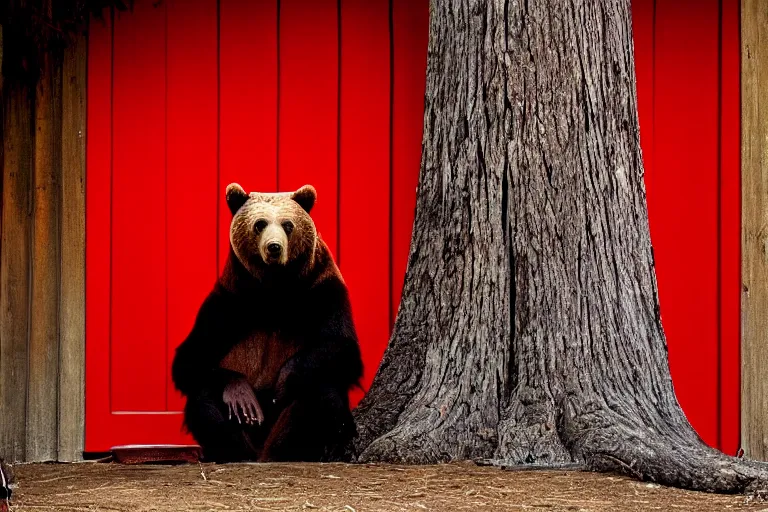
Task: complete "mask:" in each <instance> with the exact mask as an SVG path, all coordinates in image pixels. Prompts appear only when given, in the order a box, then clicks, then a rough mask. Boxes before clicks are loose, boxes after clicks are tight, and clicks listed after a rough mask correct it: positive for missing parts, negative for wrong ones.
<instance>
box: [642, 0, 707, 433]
mask: <svg viewBox="0 0 768 512" xmlns="http://www.w3.org/2000/svg"><path fill="white" fill-rule="evenodd" d="M718 4H719V0H701V1H699V2H696V3H695V7H694V2H680V1H677V0H663V1H661V0H659V1H657V2H656V25H655V52H656V55H655V72H654V82H655V84H654V87H655V98H654V105H653V108H654V113H653V115H654V128H653V130H654V132H653V136H654V140H653V151H654V165H653V179H652V180H651V182H650V183H648V184H647V185H648V217H649V225H650V232H651V240H652V241H653V248H654V256H655V262H656V274H657V276H658V287H659V302H660V307H661V319H662V322H663V324H664V330H665V333H666V335H667V340H668V344H669V365H670V370H671V373H672V379H673V382H674V387H675V393H676V395H677V398H678V400H679V401H680V405H681V406H682V408H683V411H684V412H685V414H686V416H687V417H688V419H689V420H690V422H691V424H692V425H693V427H694V428H695V429H696V431H697V432H698V433H699V435H700V436H701V437H702V438H703V440H704V441H705V442H706V443H707V444H709V445H710V446H717V443H718V437H719V435H718V434H719V426H720V422H719V418H718V401H719V397H720V391H719V388H718V378H717V372H718V369H719V362H718V346H719V345H718V344H719V335H718V326H719V319H718V313H719V310H718V303H719V297H718V294H717V292H718V270H719V269H718V224H719V218H718V206H717V204H718V194H719V190H718V168H719V165H718V142H719V141H718V121H719V119H718V98H719V96H718V93H719V90H718V79H719V69H718V52H719V46H718V37H717V34H718V28H719V16H718V14H719V5H718ZM691 41H696V44H695V45H691ZM692 250H694V251H695V252H693V253H692V252H691V251H692Z"/></svg>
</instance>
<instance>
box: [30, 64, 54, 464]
mask: <svg viewBox="0 0 768 512" xmlns="http://www.w3.org/2000/svg"><path fill="white" fill-rule="evenodd" d="M41 60H42V66H41V68H42V71H41V75H40V78H39V79H38V82H37V87H36V94H35V139H34V140H35V142H34V148H35V149H34V151H35V154H34V170H33V197H32V205H33V207H32V254H31V256H32V265H31V275H30V278H31V294H32V296H31V307H30V330H29V359H28V361H29V362H28V367H29V377H28V383H27V386H28V390H27V443H26V453H27V460H28V461H40V460H54V459H55V458H56V437H57V436H56V429H57V426H56V423H57V416H58V415H57V413H56V408H57V405H58V401H57V390H58V366H59V325H58V315H59V265H60V256H59V249H60V248H59V201H60V193H59V192H60V185H61V183H60V181H61V146H60V145H59V144H60V140H61V109H60V107H61V101H60V100H61V97H60V86H61V75H60V73H61V67H60V61H59V58H58V56H54V55H52V54H51V53H49V52H46V53H45V54H44V55H43V57H42V59H41Z"/></svg>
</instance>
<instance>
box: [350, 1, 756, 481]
mask: <svg viewBox="0 0 768 512" xmlns="http://www.w3.org/2000/svg"><path fill="white" fill-rule="evenodd" d="M430 19H431V21H430V39H429V57H428V69H427V88H426V96H425V116H424V139H423V152H422V164H421V173H420V179H419V188H418V203H417V210H416V218H415V221H414V230H413V237H412V242H411V254H410V260H409V265H408V271H407V275H406V280H405V286H404V290H403V299H402V304H401V306H400V311H399V313H398V318H397V321H396V324H395V329H394V333H393V335H392V338H391V340H390V345H389V347H388V349H387V351H386V353H385V355H384V359H383V361H382V363H381V366H380V368H379V371H378V373H377V375H376V378H375V379H374V382H373V384H372V386H371V389H370V390H369V392H368V394H367V395H366V397H365V398H364V399H363V401H362V402H361V403H360V405H359V407H358V408H357V409H356V411H355V416H356V420H357V423H358V430H359V432H360V435H359V437H358V438H357V440H356V441H355V443H354V446H353V447H351V449H350V453H349V455H350V457H352V458H353V459H354V460H357V461H360V462H364V461H385V462H406V463H435V462H444V461H450V460H460V459H483V460H486V461H488V460H490V461H495V462H496V463H498V464H500V465H512V466H515V465H519V464H535V465H542V464H544V465H553V466H563V465H570V464H577V465H578V464H585V465H586V467H588V468H591V469H597V470H603V471H618V472H621V473H624V474H628V475H631V476H634V477H638V478H642V479H648V480H652V481H657V482H660V483H665V484H669V485H677V486H682V487H686V488H692V489H699V490H709V491H720V492H742V491H745V490H754V489H758V488H762V487H763V486H764V485H765V481H766V475H768V473H766V472H765V469H764V466H763V465H762V464H760V463H756V462H752V461H745V460H739V459H733V458H730V457H726V456H725V455H723V454H722V453H720V452H717V451H715V450H712V449H710V448H708V447H706V446H705V445H704V443H703V442H702V441H701V440H700V438H699V437H698V436H697V435H696V433H695V432H694V431H693V429H692V428H691V426H690V425H689V423H688V422H687V420H686V419H685V416H684V415H683V413H682V411H681V409H680V406H679V404H678V403H677V400H676V398H675V394H674V388H673V385H672V380H671V377H670V373H669V366H668V360H667V347H666V340H665V337H664V331H663V328H662V324H661V318H660V314H659V304H658V292H657V287H656V278H655V270H654V263H653V253H652V246H651V240H650V235H649V229H648V218H647V210H646V197H645V189H644V183H643V166H642V157H641V152H640V139H639V127H638V118H637V100H636V87H635V75H634V56H633V39H632V32H631V26H632V25H631V17H630V9H629V2H628V1H626V0H625V1H618V0H603V1H577V0H572V1H569V2H561V1H556V0H528V1H525V2H516V1H511V0H510V1H507V2H504V1H501V0H496V1H493V0H488V1H481V0H475V1H468V2H467V1H464V2H458V1H448V0H446V1H440V0H433V1H432V5H431V16H430Z"/></svg>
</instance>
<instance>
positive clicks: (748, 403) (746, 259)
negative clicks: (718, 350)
mask: <svg viewBox="0 0 768 512" xmlns="http://www.w3.org/2000/svg"><path fill="white" fill-rule="evenodd" d="M741 38H742V42H741V48H742V53H741V66H742V71H741V115H742V124H741V126H742V128H741V130H742V132H741V133H742V137H741V159H742V160H741V162H742V164H741V167H742V171H741V172H742V240H741V244H742V280H743V287H742V304H741V311H742V313H741V314H742V342H741V368H742V372H741V373H742V375H741V420H742V421H741V437H742V447H743V448H744V451H745V455H746V456H748V457H750V458H754V459H759V460H768V378H766V375H767V374H768V7H767V6H766V4H765V2H764V1H763V0H742V3H741Z"/></svg>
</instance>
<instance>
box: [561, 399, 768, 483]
mask: <svg viewBox="0 0 768 512" xmlns="http://www.w3.org/2000/svg"><path fill="white" fill-rule="evenodd" d="M561 419H562V421H561V424H560V434H561V437H562V439H563V440H564V442H565V443H566V446H567V448H568V449H569V450H570V451H571V453H572V455H573V457H574V459H578V460H584V461H585V464H586V466H587V468H588V469H590V470H593V471H600V472H613V473H619V474H623V475H626V476H630V477H632V478H636V479H638V480H641V481H650V482H654V483H658V484H661V485H667V486H671V487H679V488H683V489H690V490H694V491H704V492H713V493H721V494H749V493H751V494H755V493H758V494H760V493H765V492H766V490H768V464H765V463H762V462H757V461H752V460H748V459H740V458H736V457H730V456H728V455H725V454H724V453H722V452H720V451H718V450H715V449H713V448H710V447H709V446H707V445H706V444H705V443H704V442H703V441H702V440H701V439H700V438H699V437H698V436H697V435H696V434H695V432H694V431H693V429H692V427H691V426H690V424H688V422H687V421H685V419H684V418H683V419H682V421H679V422H675V424H669V425H667V426H666V427H667V428H666V429H663V430H660V431H655V430H654V429H652V428H650V427H648V426H646V425H645V424H644V423H643V422H641V421H638V420H639V418H638V417H633V416H624V415H619V414H617V413H615V412H614V411H611V410H607V409H598V410H593V411H591V412H589V413H588V414H584V415H578V414H575V412H574V408H573V407H566V410H565V411H564V414H563V417H562V418H561Z"/></svg>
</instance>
